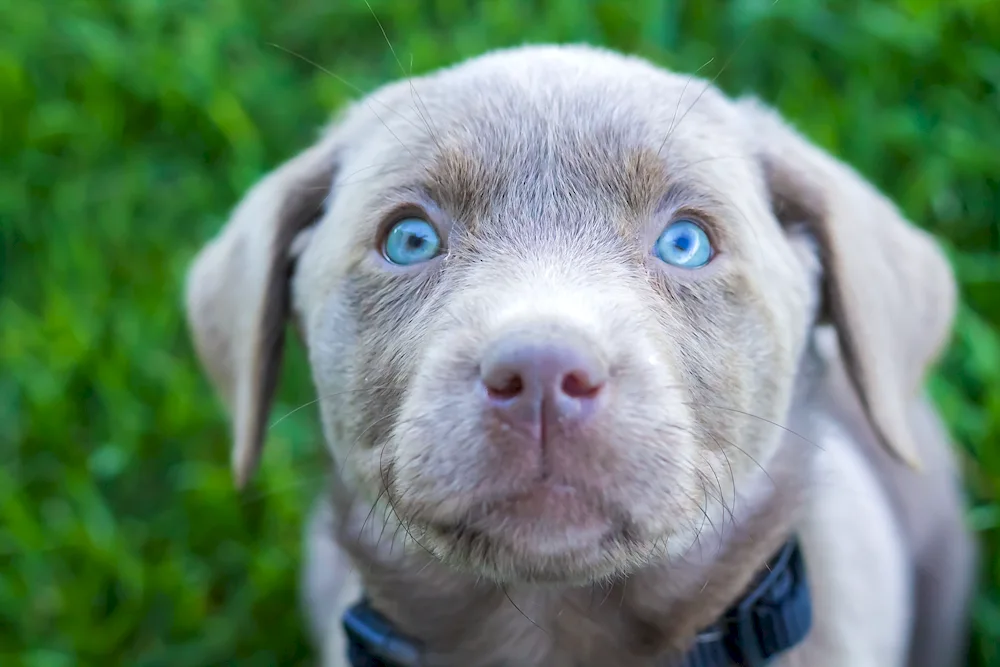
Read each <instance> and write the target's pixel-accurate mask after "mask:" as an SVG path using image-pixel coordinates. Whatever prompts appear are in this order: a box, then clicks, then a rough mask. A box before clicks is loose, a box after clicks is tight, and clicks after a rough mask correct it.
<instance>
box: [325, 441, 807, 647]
mask: <svg viewBox="0 0 1000 667" xmlns="http://www.w3.org/2000/svg"><path fill="white" fill-rule="evenodd" d="M796 432H799V431H796ZM789 438H791V439H794V440H797V442H795V443H792V442H791V441H789V442H788V443H787V445H786V446H783V447H782V448H781V449H780V451H779V452H778V453H777V454H776V456H775V458H774V459H772V461H771V463H770V464H769V466H768V470H767V478H766V479H767V481H766V484H765V485H761V486H760V487H759V488H757V489H754V490H753V491H752V494H753V495H752V497H751V494H750V493H747V494H741V493H739V491H738V490H737V495H736V501H735V503H733V508H731V509H733V513H732V514H730V513H729V512H727V513H726V520H725V522H724V523H722V522H720V523H717V524H716V526H715V527H714V528H715V529H706V530H705V531H703V533H702V536H701V537H700V538H699V540H698V542H697V543H696V544H695V546H693V547H692V548H691V549H690V550H689V551H688V552H687V553H686V554H684V555H683V556H682V557H679V558H676V559H670V561H669V562H660V563H654V564H651V565H648V566H647V567H645V568H643V569H641V570H638V571H636V572H634V573H632V574H631V575H630V576H628V577H625V578H622V579H620V580H618V581H615V582H613V583H607V584H595V585H593V586H590V587H570V586H559V585H552V584H512V585H508V586H503V587H502V586H499V585H497V584H496V583H493V582H490V581H486V580H483V579H477V578H476V577H474V576H469V575H465V574H461V573H458V572H456V571H455V570H453V569H451V568H449V567H447V566H446V565H444V564H442V563H440V562H439V561H437V560H436V559H434V558H433V557H432V556H430V555H429V554H428V553H426V552H425V551H423V550H422V549H421V547H420V546H419V545H418V544H416V543H415V542H414V541H413V540H412V539H411V538H410V537H409V536H407V535H406V531H405V529H404V528H403V527H402V526H399V525H398V524H397V523H395V517H393V516H392V513H391V511H390V510H388V508H376V509H375V510H374V512H372V510H371V507H370V506H369V505H368V504H366V503H362V502H359V501H358V500H356V498H357V497H356V496H353V495H351V494H348V493H338V494H336V495H337V502H335V508H336V510H335V514H336V515H337V517H338V519H339V521H338V525H339V530H338V542H339V543H340V546H341V548H343V549H344V550H345V551H347V552H348V553H349V554H350V556H351V558H352V560H353V562H354V564H355V567H356V568H357V570H358V573H359V575H360V577H361V581H362V586H363V588H364V590H365V593H366V594H367V596H368V597H369V599H370V600H371V601H372V604H373V606H374V607H375V608H376V609H378V611H379V612H381V613H382V614H383V615H384V616H386V618H387V619H388V620H389V621H390V622H391V623H392V624H393V625H394V626H395V628H396V629H397V630H398V631H399V632H401V633H403V634H404V635H407V636H409V637H412V638H414V639H416V640H418V641H419V642H420V643H421V644H422V645H423V646H424V647H425V648H426V650H427V651H428V652H429V653H430V654H431V655H434V656H436V657H437V658H438V659H437V660H435V661H434V662H433V663H432V664H435V665H438V664H440V665H525V666H527V665H550V666H552V667H561V666H563V665H565V666H566V667H576V666H580V665H606V664H617V665H633V664H634V665H636V666H637V667H638V666H640V665H642V666H646V665H652V664H654V661H662V660H663V658H664V656H665V655H666V656H669V655H670V654H671V653H674V654H679V653H681V652H683V651H684V650H686V649H687V648H688V647H689V645H690V642H691V640H692V639H693V638H694V636H695V635H696V633H697V632H698V631H699V630H702V629H703V628H704V627H706V626H708V625H710V624H711V623H713V622H714V621H715V620H716V619H717V618H718V617H719V616H720V615H721V614H722V613H723V612H724V611H725V610H726V609H727V607H729V606H730V605H731V604H732V603H733V602H734V601H735V600H737V599H738V598H739V597H740V596H741V595H742V594H743V592H744V591H745V590H746V588H747V587H748V585H750V583H751V582H752V580H753V579H754V577H755V576H756V575H757V574H758V572H760V570H761V569H762V568H764V567H765V564H766V563H767V561H768V559H769V558H770V557H771V556H773V555H774V553H775V552H776V551H777V550H778V549H779V548H780V547H781V545H782V544H783V543H784V542H785V541H786V540H787V539H788V538H789V536H790V535H791V533H792V532H793V527H794V523H795V521H796V519H797V515H796V511H797V508H801V507H802V506H803V502H802V501H803V495H804V489H805V487H806V483H805V480H806V479H807V478H808V477H809V475H808V474H805V473H806V471H807V470H808V469H809V466H810V459H811V456H812V452H813V451H814V449H815V448H814V447H811V446H808V445H803V443H802V441H801V439H799V438H798V436H795V435H791V436H789ZM383 511H384V512H387V513H388V514H387V515H385V514H383ZM387 517H388V518H387ZM404 538H405V539H404ZM404 543H405V546H402V545H403V544H404ZM659 664H662V663H659Z"/></svg>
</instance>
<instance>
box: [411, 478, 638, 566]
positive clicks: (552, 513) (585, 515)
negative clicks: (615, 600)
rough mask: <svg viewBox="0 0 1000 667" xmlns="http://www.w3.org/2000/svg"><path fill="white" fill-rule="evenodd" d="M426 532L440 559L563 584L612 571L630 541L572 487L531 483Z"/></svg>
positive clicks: (615, 520) (622, 524)
mask: <svg viewBox="0 0 1000 667" xmlns="http://www.w3.org/2000/svg"><path fill="white" fill-rule="evenodd" d="M427 530H428V532H429V533H430V534H431V535H433V537H434V538H435V541H436V542H438V543H439V544H441V545H442V546H443V551H444V554H443V555H444V556H445V557H446V559H447V560H449V561H452V562H455V561H457V562H458V564H460V565H464V566H467V567H471V568H472V569H474V570H477V571H479V572H480V573H483V572H485V573H487V574H490V575H497V574H500V575H501V576H504V577H506V576H515V577H516V578H519V579H528V580H533V581H551V582H567V581H570V580H575V579H581V578H583V579H588V580H590V579H592V578H593V577H594V575H595V573H598V575H599V576H604V575H606V574H608V573H610V572H611V571H614V570H616V569H618V567H619V561H620V556H621V552H623V550H625V549H626V548H627V545H628V544H630V543H632V542H634V539H633V537H632V536H633V535H634V530H632V529H630V527H629V522H628V521H626V520H624V519H622V518H621V517H619V516H618V515H617V513H615V512H612V511H609V510H608V508H606V507H604V506H603V505H602V504H601V503H600V502H598V501H596V500H595V499H594V498H593V497H588V495H587V494H586V493H585V492H583V491H581V490H580V489H577V488H575V487H572V486H568V485H565V484H556V483H549V482H539V483H537V484H535V485H533V486H532V488H530V489H528V490H526V491H521V492H518V493H515V494H511V495H509V496H506V497H503V498H499V499H495V500H491V501H489V502H484V503H480V504H478V505H477V506H476V507H475V508H474V509H471V510H470V511H468V512H467V513H466V514H465V515H464V516H463V517H462V518H461V519H460V520H457V521H453V522H448V523H431V524H429V525H428V526H427Z"/></svg>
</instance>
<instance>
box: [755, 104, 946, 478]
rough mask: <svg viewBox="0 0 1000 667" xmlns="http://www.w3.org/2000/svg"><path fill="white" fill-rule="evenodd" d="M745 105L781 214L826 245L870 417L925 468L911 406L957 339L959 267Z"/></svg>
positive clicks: (847, 354) (831, 310)
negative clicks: (956, 271) (951, 341)
mask: <svg viewBox="0 0 1000 667" xmlns="http://www.w3.org/2000/svg"><path fill="white" fill-rule="evenodd" d="M738 104H739V107H740V108H741V110H742V111H743V113H744V117H745V120H746V122H747V124H748V126H747V129H748V132H749V135H748V136H749V137H750V141H751V142H752V143H753V146H754V151H755V152H756V154H757V157H758V159H759V160H760V162H761V165H762V167H763V171H764V176H765V179H766V181H767V186H768V189H769V191H770V195H771V201H772V207H773V210H774V212H775V215H776V216H777V217H778V219H779V220H780V221H782V222H804V223H806V224H807V225H808V226H809V228H810V229H811V231H812V233H813V235H814V236H815V238H816V240H817V242H818V244H819V248H820V253H821V259H822V264H823V270H824V274H825V279H824V291H825V302H826V304H825V305H826V311H827V312H828V314H829V317H830V319H831V320H832V322H833V324H834V326H835V328H836V329H837V334H838V339H839V341H840V348H841V353H842V355H843V358H844V360H845V362H846V365H847V369H848V372H849V374H850V376H851V380H852V382H853V384H854V386H855V387H856V389H857V390H858V394H859V396H860V398H861V402H862V404H863V405H864V407H865V410H866V412H867V415H868V419H869V420H870V422H871V423H872V425H873V426H874V428H875V431H876V432H877V433H878V435H879V436H880V438H881V440H882V443H883V444H884V445H885V446H886V447H887V448H888V449H889V451H890V452H892V453H893V454H895V455H896V456H897V457H898V458H901V459H902V460H904V461H905V462H907V463H909V464H910V465H911V466H913V467H914V468H919V467H920V460H919V455H918V452H917V446H916V441H915V439H914V435H913V433H912V432H911V423H910V420H909V417H908V414H907V413H908V410H909V406H910V404H911V403H912V400H913V399H914V397H915V396H916V395H917V393H918V392H919V391H920V390H921V388H922V385H923V382H924V379H925V375H926V373H927V371H928V369H929V368H930V366H931V365H932V364H933V363H934V362H935V361H936V360H937V358H938V357H939V355H940V354H941V352H942V350H943V348H944V346H945V345H946V343H947V342H948V339H949V338H950V333H951V327H952V323H953V321H954V317H955V308H956V300H957V286H956V282H955V277H954V273H953V272H952V270H951V267H950V265H949V264H948V261H947V259H946V258H945V256H944V254H943V253H942V251H941V249H940V248H939V246H938V245H937V243H936V242H935V241H934V239H933V238H932V237H931V236H930V235H929V234H928V233H926V232H924V231H923V230H921V229H919V228H917V227H916V226H915V225H913V224H912V223H911V222H909V221H908V220H906V219H905V218H904V217H903V216H902V214H901V213H900V211H899V209H898V208H897V207H896V206H895V205H894V204H893V203H892V202H891V201H889V200H888V199H887V198H886V197H885V196H883V195H882V194H881V193H879V192H878V191H877V190H876V189H875V188H874V187H873V186H872V185H871V184H870V183H868V182H867V181H866V180H865V179H864V178H862V177H861V176H860V175H859V174H858V173H857V172H856V171H854V170H853V169H851V168H850V167H849V166H847V165H846V164H844V163H843V162H840V161H838V160H836V159H834V158H833V157H831V156H830V155H829V154H827V153H826V152H824V151H822V150H821V149H819V148H818V147H816V146H814V145H813V144H812V143H810V142H809V141H807V140H806V139H805V138H803V137H802V136H801V135H800V134H798V133H797V132H795V131H794V130H792V129H791V128H790V127H789V126H788V125H787V124H786V123H785V122H784V121H783V120H782V119H781V118H780V117H779V116H778V115H777V114H776V113H775V112H773V111H771V110H770V109H767V108H765V107H763V106H762V105H760V104H759V103H757V102H756V101H754V100H741V101H740V102H739V103H738Z"/></svg>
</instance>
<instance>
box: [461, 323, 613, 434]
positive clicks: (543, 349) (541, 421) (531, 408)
mask: <svg viewBox="0 0 1000 667" xmlns="http://www.w3.org/2000/svg"><path fill="white" fill-rule="evenodd" d="M607 384H608V366H607V364H606V362H605V361H604V360H603V359H602V357H601V355H600V354H599V353H598V350H597V349H596V346H595V345H594V344H593V343H592V342H591V341H588V340H587V339H586V337H585V336H584V335H582V334H581V333H580V332H578V331H574V330H573V329H571V328H568V327H556V326H552V325H536V326H523V327H520V328H518V329H515V330H513V331H507V332H504V333H502V334H501V335H499V336H497V337H496V338H495V339H494V340H493V341H492V342H491V343H490V344H489V345H488V346H487V347H486V350H485V352H484V354H483V357H482V362H481V363H480V372H479V390H480V391H479V393H480V396H481V397H482V400H483V402H484V404H485V407H486V410H488V411H489V412H492V413H493V414H494V415H496V416H497V417H498V418H499V419H500V420H502V421H503V422H504V423H505V424H506V425H508V426H510V427H513V428H514V429H516V430H517V431H518V432H519V434H520V435H521V437H523V438H525V439H527V441H528V444H529V446H537V447H541V448H544V447H545V446H546V444H547V441H548V439H549V438H550V437H551V436H552V435H553V433H554V432H556V431H559V432H564V431H567V430H572V429H574V428H578V427H582V426H584V425H585V424H586V423H587V422H588V421H589V420H591V419H592V418H593V417H594V416H595V414H597V413H598V412H599V411H600V410H601V409H602V408H603V406H604V404H605V403H606V400H605V399H606V396H607V393H608V392H607Z"/></svg>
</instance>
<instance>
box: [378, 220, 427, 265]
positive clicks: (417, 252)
mask: <svg viewBox="0 0 1000 667" xmlns="http://www.w3.org/2000/svg"><path fill="white" fill-rule="evenodd" d="M440 251H441V237H440V236H438V233H437V230H435V229H434V225H432V224H431V223H429V222H427V221H426V220H421V219H420V218H406V219H405V220H400V221H399V222H397V223H396V224H395V225H393V226H392V229H390V230H389V233H388V234H387V235H386V237H385V241H383V242H382V255H383V256H384V257H385V258H386V259H387V260H389V261H390V262H392V263H393V264H399V265H400V266H409V265H411V264H420V263H421V262H426V261H429V260H431V259H434V257H436V256H437V254H438V253H439V252H440Z"/></svg>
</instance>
